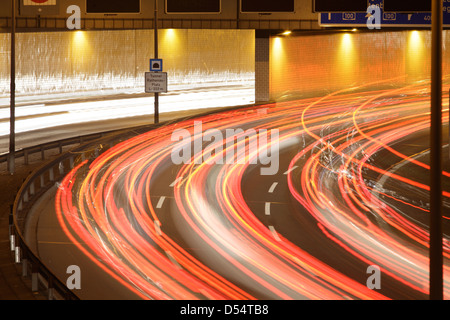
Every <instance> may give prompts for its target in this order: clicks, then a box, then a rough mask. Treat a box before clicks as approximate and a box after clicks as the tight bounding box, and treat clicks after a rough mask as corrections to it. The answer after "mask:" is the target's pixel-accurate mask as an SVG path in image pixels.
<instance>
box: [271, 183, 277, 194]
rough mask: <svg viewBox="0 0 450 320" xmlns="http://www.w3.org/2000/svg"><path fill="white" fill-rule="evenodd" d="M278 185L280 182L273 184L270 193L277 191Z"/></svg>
mask: <svg viewBox="0 0 450 320" xmlns="http://www.w3.org/2000/svg"><path fill="white" fill-rule="evenodd" d="M277 185H278V182H274V183H272V185H271V186H270V189H269V193H273V191H274V190H275V188H276V187H277Z"/></svg>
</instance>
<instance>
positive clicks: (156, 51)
mask: <svg viewBox="0 0 450 320" xmlns="http://www.w3.org/2000/svg"><path fill="white" fill-rule="evenodd" d="M154 24H155V25H154V28H153V29H154V30H155V59H158V0H155V22H154ZM154 118H155V120H154V121H155V123H159V93H158V92H155V112H154Z"/></svg>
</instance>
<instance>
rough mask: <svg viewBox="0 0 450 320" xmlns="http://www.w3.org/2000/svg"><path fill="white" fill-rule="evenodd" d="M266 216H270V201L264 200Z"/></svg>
mask: <svg viewBox="0 0 450 320" xmlns="http://www.w3.org/2000/svg"><path fill="white" fill-rule="evenodd" d="M264 212H265V214H266V216H270V202H266V207H265V209H264Z"/></svg>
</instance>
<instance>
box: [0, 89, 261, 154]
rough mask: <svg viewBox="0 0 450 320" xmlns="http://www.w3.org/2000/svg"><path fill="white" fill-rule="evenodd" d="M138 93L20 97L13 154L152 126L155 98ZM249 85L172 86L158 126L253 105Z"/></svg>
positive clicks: (1, 114) (1, 109)
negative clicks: (215, 111)
mask: <svg viewBox="0 0 450 320" xmlns="http://www.w3.org/2000/svg"><path fill="white" fill-rule="evenodd" d="M142 91H143V89H142V90H141V89H135V90H131V89H130V90H127V91H124V90H122V91H120V90H116V91H114V90H110V91H102V92H97V91H93V92H80V93H71V94H68V93H67V94H48V95H31V96H27V95H25V96H20V97H18V98H17V101H16V130H15V131H16V149H22V148H26V147H31V146H35V145H37V144H41V143H46V142H52V141H55V140H62V139H65V138H71V137H77V136H82V135H88V134H92V133H98V132H105V131H111V130H118V129H125V128H131V127H136V126H140V125H147V124H150V123H153V121H154V119H153V114H154V97H153V96H154V95H153V94H149V93H147V94H146V93H142ZM254 96H255V95H254V86H253V84H252V83H248V84H247V83H236V84H227V85H223V84H222V85H221V84H211V85H210V86H205V87H202V88H189V87H182V86H177V87H173V88H171V89H170V92H169V93H162V94H160V99H159V104H160V106H159V112H160V121H161V122H162V121H167V120H168V119H173V116H174V114H176V115H177V116H187V115H189V114H194V113H198V112H202V111H204V110H207V109H208V110H212V109H217V108H222V107H229V106H235V105H246V104H252V103H254ZM9 104H10V101H9V97H0V154H2V153H7V152H8V151H9V133H10V124H9V119H10V110H9Z"/></svg>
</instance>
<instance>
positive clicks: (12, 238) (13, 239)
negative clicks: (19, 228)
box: [9, 234, 16, 251]
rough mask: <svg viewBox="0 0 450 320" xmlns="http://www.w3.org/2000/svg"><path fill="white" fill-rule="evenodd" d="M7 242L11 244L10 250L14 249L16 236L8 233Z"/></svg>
mask: <svg viewBox="0 0 450 320" xmlns="http://www.w3.org/2000/svg"><path fill="white" fill-rule="evenodd" d="M9 242H10V244H11V251H14V248H15V247H16V236H15V235H13V234H12V235H10V236H9Z"/></svg>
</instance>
